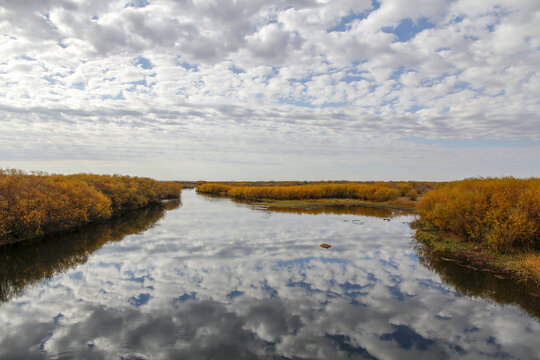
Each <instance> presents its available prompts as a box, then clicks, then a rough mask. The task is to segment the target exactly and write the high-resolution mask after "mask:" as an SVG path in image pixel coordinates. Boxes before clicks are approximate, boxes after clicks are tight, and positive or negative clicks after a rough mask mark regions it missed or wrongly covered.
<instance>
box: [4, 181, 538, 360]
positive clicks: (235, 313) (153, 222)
mask: <svg viewBox="0 0 540 360" xmlns="http://www.w3.org/2000/svg"><path fill="white" fill-rule="evenodd" d="M167 208H168V209H167V210H165V209H162V208H149V209H146V210H143V211H140V212H136V213H133V214H128V215H126V216H123V217H121V218H118V219H115V220H114V221H112V222H110V223H107V224H100V225H97V226H96V225H94V226H91V227H88V228H86V229H82V230H80V231H79V232H77V233H72V234H66V235H63V236H56V237H51V238H49V239H44V240H40V241H36V242H28V243H23V244H16V245H14V246H9V247H4V248H2V249H0V261H1V265H0V358H1V359H17V358H20V359H30V358H85V359H90V358H95V359H100V358H104V359H166V358H181V359H229V358H231V359H237V358H238V359H244V358H246V359H251V358H271V359H292V358H294V359H304V358H305V359H314V358H318V359H445V358H457V359H483V358H485V359H488V358H489V359H491V358H502V359H514V358H515V359H537V358H539V354H540V342H539V339H540V320H539V318H540V317H539V314H540V305H539V301H538V299H539V297H538V295H539V292H538V289H530V288H527V286H526V285H525V284H518V285H516V284H514V283H513V282H510V281H509V280H506V279H500V278H498V277H496V276H494V275H493V274H491V273H487V272H479V271H474V270H473V269H471V268H470V267H467V265H466V264H457V263H454V262H449V261H444V260H442V259H439V258H435V257H433V256H431V255H430V254H429V253H424V251H423V250H422V249H420V248H418V247H417V246H416V245H415V242H414V241H413V240H412V239H411V235H412V233H413V232H412V230H411V229H410V228H409V226H408V222H410V221H411V220H412V216H409V215H403V214H401V213H395V212H391V211H379V210H377V211H374V210H370V209H368V210H364V211H361V210H358V209H356V210H355V209H353V208H342V209H341V210H334V211H330V210H326V211H308V212H292V211H290V212H287V211H281V212H274V211H264V210H262V209H253V208H250V207H249V206H246V205H242V204H237V203H234V202H231V201H229V200H227V199H215V198H209V197H204V196H199V195H196V194H195V192H194V191H184V192H183V194H182V204H179V203H174V202H173V203H169V204H167ZM322 242H325V243H328V244H331V245H332V248H330V249H328V250H326V249H323V248H321V247H320V246H319V245H320V244H321V243H322Z"/></svg>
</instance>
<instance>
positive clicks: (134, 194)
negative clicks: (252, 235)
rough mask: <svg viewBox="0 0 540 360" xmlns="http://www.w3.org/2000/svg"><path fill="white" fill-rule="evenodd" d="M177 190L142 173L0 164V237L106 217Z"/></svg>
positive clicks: (173, 194)
mask: <svg viewBox="0 0 540 360" xmlns="http://www.w3.org/2000/svg"><path fill="white" fill-rule="evenodd" d="M180 191H181V187H180V186H179V185H178V184H176V183H172V182H170V183H166V182H158V181H155V180H152V179H148V178H137V177H129V176H117V175H114V176H108V175H103V176H101V175H90V174H78V175H69V176H63V175H47V174H45V173H40V172H33V173H31V174H26V173H24V172H22V171H18V170H1V169H0V243H1V242H3V241H13V240H20V239H27V238H32V237H36V236H40V235H43V234H45V233H48V232H52V231H57V230H64V229H68V228H72V227H76V226H80V225H82V224H85V223H88V222H92V221H96V220H101V219H107V218H109V217H110V216H111V215H113V214H114V213H116V212H119V211H121V210H124V209H128V208H136V207H142V206H145V205H148V204H149V203H152V202H157V201H159V200H160V199H163V198H173V197H178V196H179V194H180Z"/></svg>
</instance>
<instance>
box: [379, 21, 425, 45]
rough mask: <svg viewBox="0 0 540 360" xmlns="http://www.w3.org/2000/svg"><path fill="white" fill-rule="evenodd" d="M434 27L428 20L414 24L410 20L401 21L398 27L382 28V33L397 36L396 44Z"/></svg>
mask: <svg viewBox="0 0 540 360" xmlns="http://www.w3.org/2000/svg"><path fill="white" fill-rule="evenodd" d="M434 26H435V25H434V24H432V23H430V22H429V20H428V18H420V19H418V20H417V21H416V22H413V21H412V20H411V19H409V18H407V19H403V20H402V21H401V22H400V23H399V25H398V26H384V27H383V28H382V31H384V32H385V33H389V34H394V35H396V36H397V40H396V41H397V42H405V41H409V40H410V39H412V38H413V37H415V36H416V34H418V33H420V32H422V31H424V30H425V29H430V28H432V27H434Z"/></svg>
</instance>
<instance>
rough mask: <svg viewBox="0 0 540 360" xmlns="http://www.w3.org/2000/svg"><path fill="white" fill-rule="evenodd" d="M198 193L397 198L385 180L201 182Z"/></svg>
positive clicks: (243, 196) (240, 196) (397, 193)
mask: <svg viewBox="0 0 540 360" xmlns="http://www.w3.org/2000/svg"><path fill="white" fill-rule="evenodd" d="M197 191H198V192H201V193H207V194H216V195H227V196H230V197H233V198H236V199H243V200H262V199H271V200H305V199H323V198H347V199H363V200H368V201H389V200H394V199H396V198H398V197H399V196H400V194H401V192H400V191H399V190H397V189H394V188H392V187H391V186H390V185H389V184H387V183H378V184H374V185H368V184H358V183H346V184H314V185H293V186H231V185H224V184H204V185H201V186H199V187H198V188H197Z"/></svg>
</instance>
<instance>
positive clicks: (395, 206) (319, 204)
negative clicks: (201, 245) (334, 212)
mask: <svg viewBox="0 0 540 360" xmlns="http://www.w3.org/2000/svg"><path fill="white" fill-rule="evenodd" d="M199 194H202V195H204V196H217V197H219V198H226V199H229V200H231V201H233V202H237V203H240V204H246V205H251V206H264V207H268V208H288V209H307V210H310V209H318V208H324V207H327V206H365V207H375V208H383V209H391V210H401V211H407V212H411V213H416V210H415V206H414V204H416V202H417V201H414V202H413V201H403V200H402V201H400V200H394V201H384V202H374V201H367V200H360V199H342V198H323V199H305V200H273V199H261V200H241V199H236V198H233V197H230V196H227V195H215V194H207V193H201V192H199Z"/></svg>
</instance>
